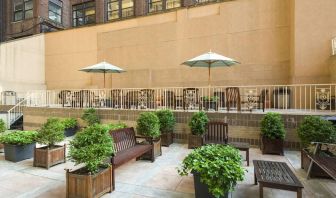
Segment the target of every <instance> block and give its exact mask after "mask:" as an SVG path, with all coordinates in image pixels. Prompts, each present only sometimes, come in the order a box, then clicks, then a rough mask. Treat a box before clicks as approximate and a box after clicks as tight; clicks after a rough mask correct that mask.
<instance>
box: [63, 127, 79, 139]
mask: <svg viewBox="0 0 336 198" xmlns="http://www.w3.org/2000/svg"><path fill="white" fill-rule="evenodd" d="M77 130H78V127H73V128H68V129H65V130H64V135H65V137H71V136H74V135H75V134H76V131H77Z"/></svg>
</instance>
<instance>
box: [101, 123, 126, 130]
mask: <svg viewBox="0 0 336 198" xmlns="http://www.w3.org/2000/svg"><path fill="white" fill-rule="evenodd" d="M102 126H103V127H104V128H105V130H106V131H108V132H109V131H111V130H112V131H113V130H117V129H123V128H127V125H126V124H125V123H122V122H119V123H116V124H112V123H111V124H103V125H102Z"/></svg>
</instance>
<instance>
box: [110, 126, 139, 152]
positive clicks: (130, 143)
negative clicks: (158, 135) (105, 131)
mask: <svg viewBox="0 0 336 198" xmlns="http://www.w3.org/2000/svg"><path fill="white" fill-rule="evenodd" d="M110 134H111V136H112V138H113V147H114V151H115V152H116V153H117V152H119V151H122V150H125V149H129V148H132V147H134V146H135V144H136V139H135V131H134V128H133V127H130V128H123V129H117V130H113V131H110Z"/></svg>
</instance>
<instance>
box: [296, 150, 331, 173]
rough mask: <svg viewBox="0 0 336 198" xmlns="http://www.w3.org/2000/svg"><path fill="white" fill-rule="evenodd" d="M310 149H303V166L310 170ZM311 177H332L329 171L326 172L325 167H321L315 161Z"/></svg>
mask: <svg viewBox="0 0 336 198" xmlns="http://www.w3.org/2000/svg"><path fill="white" fill-rule="evenodd" d="M308 153H309V152H308V150H307V149H302V150H301V168H302V169H304V170H305V171H308V168H309V165H310V162H311V160H310V158H309V157H308ZM310 176H311V177H322V178H331V177H330V176H329V175H328V174H327V173H325V172H324V170H323V169H321V168H320V167H319V166H317V165H316V164H315V163H314V164H313V167H312V169H311V172H310Z"/></svg>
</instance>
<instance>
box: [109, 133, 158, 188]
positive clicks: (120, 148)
mask: <svg viewBox="0 0 336 198" xmlns="http://www.w3.org/2000/svg"><path fill="white" fill-rule="evenodd" d="M110 134H111V136H112V138H113V143H114V145H113V147H114V152H115V153H114V155H113V156H112V158H111V164H112V174H113V175H112V184H113V189H114V188H115V177H114V175H115V174H114V172H115V169H116V168H118V167H119V166H121V165H122V164H124V163H126V162H128V161H130V160H132V159H139V158H140V157H141V156H142V155H144V154H148V153H149V154H150V156H151V161H152V162H154V160H155V158H154V149H153V148H154V147H153V144H138V143H137V141H136V139H137V138H143V137H139V136H136V135H135V131H134V128H133V127H131V128H123V129H117V130H114V131H110Z"/></svg>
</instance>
